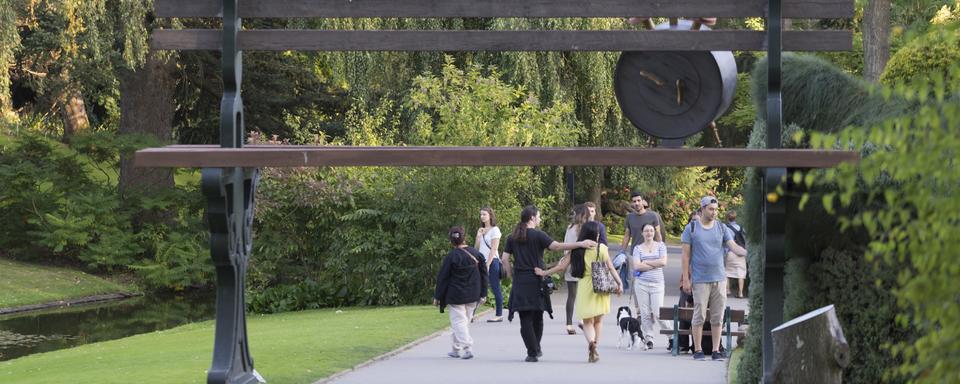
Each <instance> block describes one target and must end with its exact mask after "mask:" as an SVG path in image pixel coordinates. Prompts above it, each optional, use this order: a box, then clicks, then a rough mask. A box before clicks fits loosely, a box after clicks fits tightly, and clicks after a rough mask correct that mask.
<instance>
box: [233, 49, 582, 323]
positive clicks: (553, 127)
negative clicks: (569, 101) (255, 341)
mask: <svg viewBox="0 0 960 384" xmlns="http://www.w3.org/2000/svg"><path fill="white" fill-rule="evenodd" d="M497 78H498V75H497V74H496V73H495V72H493V71H490V70H486V69H483V68H480V67H476V66H472V67H469V68H467V69H466V70H461V69H457V68H456V67H454V66H453V65H452V63H451V62H449V61H448V62H447V65H446V66H445V67H444V68H443V70H442V71H441V73H440V74H439V75H437V76H432V75H424V76H421V77H419V78H417V79H416V80H414V86H413V87H411V90H410V92H409V94H407V95H405V97H404V98H403V102H402V103H399V104H395V103H394V102H392V101H390V100H388V99H387V100H385V101H383V102H382V103H379V104H374V105H373V107H370V108H368V107H367V106H366V104H367V103H365V102H362V101H358V103H357V106H356V107H355V108H353V109H352V110H351V111H350V113H349V114H348V119H347V127H348V129H347V138H348V140H349V142H350V144H352V145H405V144H411V145H437V146H444V145H513V146H516V145H523V146H527V145H570V144H571V143H572V140H573V139H574V137H573V135H572V133H573V132H574V129H573V128H574V127H575V126H574V124H575V121H574V120H573V119H572V118H571V117H570V116H571V113H572V110H571V108H570V106H569V105H566V104H558V105H553V106H541V105H539V103H538V102H537V101H536V98H533V97H530V96H529V94H528V93H527V92H526V91H525V90H523V89H521V88H518V87H512V86H508V85H505V84H502V83H501V82H500V81H499V80H497ZM404 119H409V121H412V122H413V123H412V124H411V125H404V126H403V127H411V128H410V129H409V130H406V129H403V128H401V127H402V126H401V124H400V123H399V122H400V121H401V120H404ZM254 139H255V140H254V141H256V140H262V139H260V138H258V137H255V138H254ZM318 144H325V145H339V143H327V142H324V141H322V140H321V141H320V142H318ZM451 155H452V156H456V154H451ZM542 175H550V172H549V171H543V170H540V171H536V170H533V169H531V168H529V167H484V168H462V167H448V168H428V167H409V168H320V169H284V170H279V169H265V170H264V177H263V181H262V182H261V186H260V189H259V190H258V206H257V216H256V240H255V242H254V247H255V251H254V257H253V259H252V261H251V266H250V279H249V281H250V284H249V292H250V297H251V308H252V309H253V310H255V311H261V312H273V311H282V310H292V309H301V308H311V307H319V306H328V305H358V304H359V305H396V304H406V303H424V302H427V301H429V299H430V297H431V292H432V287H433V285H434V282H435V281H434V280H435V278H436V273H437V269H438V267H439V262H440V260H441V258H442V257H443V256H444V255H445V254H446V252H447V251H448V249H449V242H448V241H447V240H446V233H447V229H448V228H449V227H450V226H452V225H465V226H466V227H467V230H468V233H471V234H472V233H473V232H472V231H474V230H476V227H477V225H478V224H477V223H478V221H479V219H477V216H478V215H479V209H480V208H481V207H482V206H485V205H490V206H492V207H493V208H494V209H495V210H496V212H497V214H498V219H499V225H500V227H501V228H502V230H503V231H504V232H505V234H506V233H509V231H510V230H512V228H513V225H514V224H515V223H516V221H517V215H518V214H519V211H520V207H521V206H522V205H524V204H528V203H537V204H538V205H539V206H540V208H541V210H542V211H543V216H544V217H545V218H548V220H549V218H551V216H553V218H554V220H556V218H563V217H564V216H565V215H563V214H559V213H555V212H554V211H551V210H550V207H551V205H552V204H554V203H555V202H556V201H557V200H560V198H558V197H557V196H550V195H548V196H537V197H534V196H536V195H537V194H538V193H540V191H543V188H542V186H543V178H544V176H542ZM555 177H559V175H556V176H555ZM525 196H526V197H529V198H525ZM561 220H562V219H561ZM548 230H549V228H548ZM554 232H556V231H554ZM468 243H469V244H471V245H472V244H473V241H472V239H470V241H468Z"/></svg>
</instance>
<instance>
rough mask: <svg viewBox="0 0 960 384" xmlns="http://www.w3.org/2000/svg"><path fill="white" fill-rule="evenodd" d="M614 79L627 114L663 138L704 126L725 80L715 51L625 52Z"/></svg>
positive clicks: (717, 103)
mask: <svg viewBox="0 0 960 384" xmlns="http://www.w3.org/2000/svg"><path fill="white" fill-rule="evenodd" d="M615 82H616V83H615V85H614V90H615V92H616V95H617V101H618V102H619V103H620V108H621V109H622V110H623V113H624V114H625V115H626V116H627V119H629V120H630V122H632V123H633V125H635V126H636V127H637V128H639V129H640V130H641V131H643V132H646V133H647V134H649V135H651V136H654V137H659V138H663V139H679V138H683V137H687V136H690V135H692V134H695V133H697V132H699V131H700V130H702V129H703V128H705V127H706V126H707V125H708V124H710V122H711V121H713V119H714V117H716V112H717V108H718V107H719V106H720V104H721V99H722V96H723V81H722V79H721V78H720V73H719V71H718V70H717V63H716V62H715V61H714V59H713V55H711V54H710V52H648V51H644V52H624V53H623V54H622V55H621V56H620V61H619V62H618V63H617V70H616V75H615Z"/></svg>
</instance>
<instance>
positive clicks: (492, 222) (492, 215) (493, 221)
mask: <svg viewBox="0 0 960 384" xmlns="http://www.w3.org/2000/svg"><path fill="white" fill-rule="evenodd" d="M480 211H481V212H486V213H487V214H488V215H490V226H491V227H496V226H497V215H496V214H495V213H493V208H490V207H483V208H480ZM480 228H483V222H482V221H481V222H480Z"/></svg>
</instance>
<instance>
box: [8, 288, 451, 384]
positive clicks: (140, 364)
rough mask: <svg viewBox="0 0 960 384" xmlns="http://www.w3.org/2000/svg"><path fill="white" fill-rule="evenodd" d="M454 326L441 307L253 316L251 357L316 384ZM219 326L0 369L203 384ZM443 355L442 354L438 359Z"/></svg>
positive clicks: (289, 379)
mask: <svg viewBox="0 0 960 384" xmlns="http://www.w3.org/2000/svg"><path fill="white" fill-rule="evenodd" d="M447 325H448V319H447V316H445V315H442V314H440V313H439V312H437V309H436V308H435V307H429V306H417V307H393V308H369V309H367V308H364V309H353V308H347V309H344V310H343V311H342V312H341V313H337V311H335V310H332V309H324V310H315V311H304V312H292V313H283V314H276V315H265V316H252V317H250V318H249V319H248V325H247V328H248V330H249V332H250V351H251V353H252V354H253V358H254V362H255V364H256V368H257V371H258V372H260V374H262V375H263V376H264V378H266V379H267V381H268V382H269V383H271V384H282V383H310V382H313V381H315V380H318V379H321V378H324V377H327V376H330V375H332V374H334V373H337V372H340V371H342V370H344V369H347V368H350V367H353V366H355V365H356V364H358V363H361V362H363V361H366V360H368V359H370V358H372V357H375V356H378V355H380V354H383V353H385V352H388V351H391V350H393V349H396V348H398V347H400V346H403V345H404V344H406V343H409V342H411V341H413V340H416V339H418V338H420V337H423V336H425V335H428V334H431V333H433V332H435V331H437V330H439V329H442V328H443V327H445V326H447ZM212 351H213V323H212V322H203V323H195V324H190V325H186V326H182V327H178V328H174V329H171V330H167V331H162V332H155V333H149V334H144V335H137V336H133V337H128V338H125V339H120V340H114V341H108V342H103V343H97V344H89V345H84V346H80V347H77V348H72V349H66V350H61V351H55V352H50V353H44V354H39V355H32V356H27V357H23V358H20V359H16V360H11V361H7V362H0V381H2V382H8V383H21V384H29V383H131V382H135V383H204V382H206V370H207V369H208V368H209V367H210V359H211V354H212V353H213V352H212ZM438 353H439V352H438Z"/></svg>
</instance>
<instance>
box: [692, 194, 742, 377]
mask: <svg viewBox="0 0 960 384" xmlns="http://www.w3.org/2000/svg"><path fill="white" fill-rule="evenodd" d="M719 208H720V206H719V203H718V202H717V198H716V197H713V196H704V197H703V198H702V199H700V219H699V220H694V221H691V222H690V223H689V224H687V226H686V228H684V229H683V234H682V235H681V236H680V242H682V243H683V246H682V265H683V269H682V272H681V275H680V286H681V287H682V289H683V291H684V292H687V293H692V294H693V319H692V321H691V326H690V331H691V333H692V334H693V349H694V353H693V358H694V359H696V360H703V359H704V353H703V350H702V349H701V348H700V344H701V337H702V336H703V323H704V321H705V320H706V313H707V308H710V328H711V329H713V330H714V332H711V337H712V339H713V351H711V358H712V359H713V360H723V356H722V355H721V354H720V352H719V348H720V337H721V333H722V332H720V329H721V325H722V324H721V323H722V321H723V311H724V308H726V306H727V276H726V271H725V270H724V264H723V263H724V246H726V248H727V249H729V250H730V251H731V252H733V253H735V254H737V255H740V256H746V255H747V250H746V249H743V247H741V246H739V245H737V243H736V242H734V241H733V234H731V233H730V230H728V229H727V227H726V226H724V225H723V224H721V223H720V222H719V221H718V220H717V211H718V210H719Z"/></svg>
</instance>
